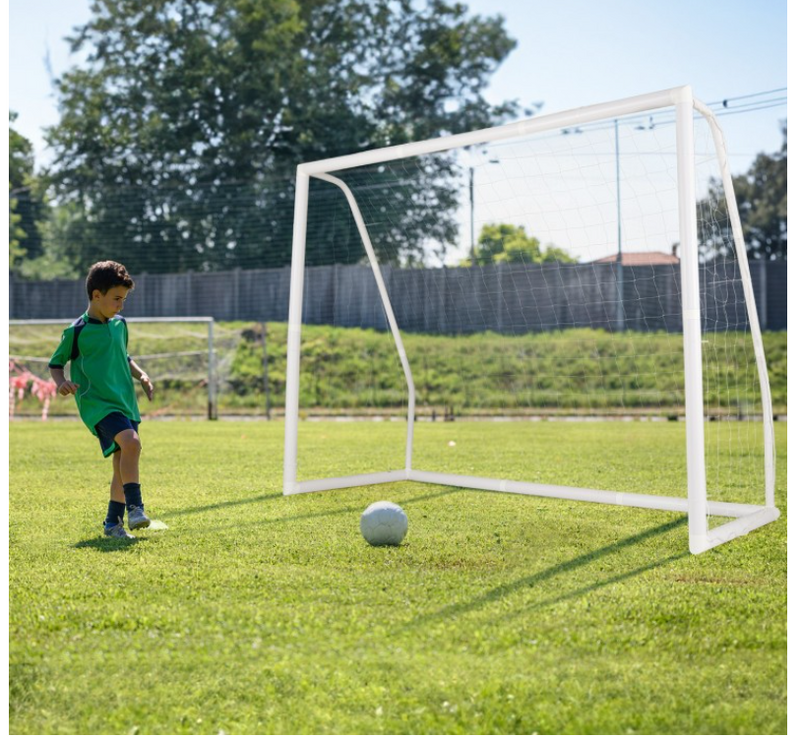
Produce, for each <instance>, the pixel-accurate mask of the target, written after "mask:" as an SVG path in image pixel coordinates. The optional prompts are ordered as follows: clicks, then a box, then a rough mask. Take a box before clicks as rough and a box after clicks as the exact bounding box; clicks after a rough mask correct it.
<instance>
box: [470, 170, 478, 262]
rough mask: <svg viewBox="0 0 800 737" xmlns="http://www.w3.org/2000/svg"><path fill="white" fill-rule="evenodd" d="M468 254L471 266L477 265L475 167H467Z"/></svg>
mask: <svg viewBox="0 0 800 737" xmlns="http://www.w3.org/2000/svg"><path fill="white" fill-rule="evenodd" d="M469 255H470V260H471V261H472V266H477V265H478V255H477V253H475V167H474V166H470V168H469Z"/></svg>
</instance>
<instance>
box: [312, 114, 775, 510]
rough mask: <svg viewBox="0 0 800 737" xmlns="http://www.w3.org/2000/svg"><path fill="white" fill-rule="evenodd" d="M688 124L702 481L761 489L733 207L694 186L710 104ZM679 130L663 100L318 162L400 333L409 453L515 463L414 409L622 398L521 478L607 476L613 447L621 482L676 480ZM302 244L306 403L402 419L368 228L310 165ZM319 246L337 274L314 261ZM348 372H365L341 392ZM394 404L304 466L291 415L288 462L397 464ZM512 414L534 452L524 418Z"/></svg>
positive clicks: (435, 463) (711, 154) (702, 179)
mask: <svg viewBox="0 0 800 737" xmlns="http://www.w3.org/2000/svg"><path fill="white" fill-rule="evenodd" d="M696 129H697V142H696V143H697V147H696V149H697V157H696V167H697V169H696V173H697V193H698V196H699V197H700V198H703V202H702V204H701V205H700V206H699V207H698V241H699V244H700V253H701V257H700V285H701V305H702V310H701V312H702V331H703V364H704V376H703V383H704V396H705V413H706V417H707V419H708V420H709V421H708V422H706V433H705V435H706V456H707V475H708V484H709V498H713V499H719V500H725V501H746V502H750V503H763V499H764V459H763V455H764V443H763V424H762V407H761V393H760V389H759V382H758V374H757V367H756V362H755V358H754V350H753V341H752V336H751V332H750V323H749V319H748V315H747V312H746V309H745V303H744V297H743V283H742V270H741V265H740V264H738V263H737V259H736V257H735V254H734V251H733V243H732V240H731V238H730V232H729V230H730V229H729V226H728V223H727V218H726V212H725V208H724V207H723V206H720V204H719V203H712V202H709V201H707V200H706V198H705V193H706V192H707V191H708V188H709V183H710V180H711V178H716V179H719V177H720V172H719V167H718V164H717V159H716V154H715V151H714V147H713V141H712V139H711V137H710V135H709V134H708V132H707V131H708V126H707V124H706V122H705V121H704V120H698V122H697V125H696ZM675 138H676V132H675V123H674V113H661V114H655V115H654V116H652V117H651V116H644V117H637V118H624V119H620V120H618V121H614V120H608V121H600V122H597V123H592V124H590V125H585V126H581V127H580V128H571V129H565V130H559V131H550V132H547V133H542V134H540V135H537V136H531V137H527V138H525V139H520V140H508V141H504V142H501V143H495V144H487V145H485V146H480V147H476V148H473V149H471V150H465V149H462V150H454V151H449V152H445V153H443V154H436V155H430V156H426V157H418V158H413V159H403V160H400V161H396V162H389V163H384V164H380V165H372V166H367V167H363V168H356V169H349V170H344V171H341V172H335V171H332V172H330V174H332V175H333V176H336V177H338V178H340V179H341V180H342V181H343V182H345V183H346V185H347V186H348V187H349V188H350V189H351V190H352V192H353V195H354V196H355V198H356V200H357V202H358V206H359V208H360V211H361V213H362V215H363V218H364V221H365V224H366V227H367V230H368V232H369V235H370V239H371V241H372V244H373V246H374V249H375V252H376V254H377V257H378V260H379V262H380V265H381V273H382V276H383V279H384V281H385V283H386V287H387V290H388V293H389V296H390V300H391V304H392V307H393V310H394V314H395V316H396V319H397V323H398V325H399V328H400V330H401V332H402V335H403V340H404V343H405V348H406V351H407V354H408V359H409V362H410V365H411V368H412V372H413V375H414V378H415V384H416V395H417V414H418V418H419V419H420V420H421V421H419V422H417V428H416V440H415V446H414V448H415V451H414V467H415V468H422V469H425V470H431V471H437V470H441V471H448V472H453V473H466V474H472V475H480V476H487V477H488V476H491V477H501V478H504V477H507V476H506V474H504V465H507V464H506V461H507V459H505V458H504V452H503V448H500V447H497V446H496V445H494V444H493V443H492V438H491V430H490V426H486V425H480V426H478V425H473V427H472V428H470V426H469V425H467V423H459V422H456V423H455V425H454V426H453V427H452V430H451V431H449V432H451V434H452V436H453V438H454V440H455V442H456V447H458V448H459V452H458V453H456V452H454V453H452V454H451V456H450V458H452V459H453V460H449V459H447V458H445V457H444V456H443V454H442V453H441V447H440V446H441V442H442V437H443V436H442V434H441V431H440V430H439V429H438V426H436V425H433V424H431V423H429V422H424V421H422V420H429V419H433V418H437V419H442V418H447V419H450V418H455V419H456V420H467V419H476V418H486V417H498V416H499V417H503V418H506V419H508V418H512V419H519V418H525V419H526V420H531V419H533V420H542V419H543V420H548V419H556V418H558V419H572V420H575V419H592V420H593V419H598V418H603V419H608V418H612V419H625V420H633V421H636V422H634V423H632V424H630V425H629V429H630V431H629V432H626V433H620V432H619V431H618V429H615V430H614V432H609V433H608V436H609V439H608V444H607V445H602V443H601V445H602V447H593V448H590V449H587V450H586V451H585V452H582V453H581V452H579V453H577V454H576V455H570V454H569V453H567V454H566V455H565V462H564V464H563V465H562V466H561V467H560V468H558V469H557V471H553V464H548V466H547V467H548V469H549V470H548V471H546V472H544V471H540V469H539V468H538V467H537V465H536V463H535V462H532V463H531V465H530V469H529V473H527V474H526V475H525V477H520V474H519V472H517V473H516V476H517V480H525V481H536V482H541V483H553V484H559V485H571V486H587V487H591V488H604V487H603V486H602V476H603V468H602V466H604V465H607V466H610V467H613V469H614V470H615V474H614V476H615V478H616V479H619V478H620V475H621V476H622V478H624V479H625V481H624V482H623V483H622V485H621V487H620V486H619V485H618V486H617V487H615V488H617V490H620V491H637V492H642V493H660V494H666V495H677V496H683V495H685V493H686V452H685V440H684V433H683V427H682V423H681V420H682V419H683V415H684V365H683V334H682V299H681V273H680V270H681V265H680V257H681V253H680V250H679V249H678V245H677V244H678V242H679V227H678V203H679V198H678V188H677V187H678V185H677V182H678V175H677V154H676V143H675ZM471 234H474V235H471ZM307 253H308V258H307V264H308V266H309V268H307V269H306V273H305V297H304V312H303V322H304V332H303V348H302V357H301V412H303V413H304V416H309V415H314V414H319V415H324V414H330V413H335V414H340V415H341V414H345V415H346V414H349V413H350V414H361V415H363V414H373V415H377V416H380V417H386V418H389V417H393V418H395V419H397V420H402V419H403V417H404V412H405V401H406V391H405V381H404V378H403V372H402V367H401V364H400V361H399V358H398V356H397V352H396V349H395V348H394V341H393V338H392V335H391V333H390V332H389V330H388V321H387V317H386V314H385V311H384V307H383V305H382V303H381V300H380V297H379V293H378V289H377V287H376V283H375V279H374V276H373V274H372V272H371V270H370V268H369V265H368V263H367V258H366V253H365V249H364V245H363V243H362V241H361V239H360V237H359V234H358V232H357V229H356V225H355V222H354V220H353V216H352V214H351V212H350V210H349V208H348V205H347V202H346V200H345V197H344V195H343V193H342V192H341V191H340V190H339V189H338V188H337V187H336V186H334V185H332V184H331V183H328V182H320V181H316V180H313V179H312V186H311V192H310V204H309V236H308V244H307ZM330 262H334V263H336V264H339V267H338V269H337V270H336V273H334V274H333V275H332V273H331V272H330V271H329V270H327V269H326V270H322V269H316V268H314V264H316V263H330ZM420 266H425V267H427V268H420ZM316 326H319V327H316ZM321 326H335V327H336V328H337V329H336V330H332V329H331V328H330V327H325V328H323V327H321ZM347 377H350V379H349V381H350V384H349V385H350V386H351V387H352V385H353V384H354V383H355V384H358V385H359V386H360V390H359V391H355V392H353V391H345V384H346V383H347V381H348V379H347ZM639 420H647V421H648V422H647V423H645V422H638V421H639ZM670 420H677V422H670ZM650 421H652V422H650ZM396 425H397V427H396V438H394V439H392V442H391V444H390V445H389V446H387V447H381V448H365V449H364V452H363V453H362V454H359V455H357V456H355V457H354V458H352V459H350V461H349V465H350V467H346V468H344V467H343V468H336V469H321V468H317V467H315V465H314V460H313V459H314V453H313V449H312V447H311V446H312V445H313V443H314V442H317V441H318V439H317V438H309V439H307V442H306V443H305V446H306V447H304V439H303V436H302V433H301V439H300V449H299V458H300V468H299V477H300V478H313V477H318V476H324V475H335V476H340V475H347V474H350V473H361V472H366V471H384V470H390V469H398V468H402V467H403V466H404V441H405V423H404V422H402V421H398V422H397V423H396ZM564 427H565V430H564V438H565V443H569V442H571V440H570V438H571V437H572V434H573V432H574V431H573V430H571V429H568V428H569V426H568V424H567V423H564ZM475 428H480V429H475ZM487 428H488V429H487ZM519 433H520V436H521V437H527V438H529V442H530V447H531V449H532V458H533V457H534V455H533V451H534V450H535V449H536V443H537V438H539V436H541V433H539V432H537V425H536V424H535V422H520V424H519ZM630 443H642V444H643V445H642V447H643V448H644V449H645V450H646V449H647V448H650V449H651V451H650V453H649V457H650V458H651V463H650V464H649V466H648V468H644V469H643V468H636V467H631V468H630V469H628V468H626V467H625V464H626V462H628V458H629V457H637V458H641V455H636V456H632V455H631V454H630V453H627V452H626V445H627V444H630ZM462 450H463V452H462ZM582 459H583V460H582ZM343 462H344V463H345V465H347V462H346V461H344V460H343ZM637 462H638V461H637ZM598 464H599V465H600V466H601V468H598V467H597V466H598ZM620 469H623V472H622V474H620Z"/></svg>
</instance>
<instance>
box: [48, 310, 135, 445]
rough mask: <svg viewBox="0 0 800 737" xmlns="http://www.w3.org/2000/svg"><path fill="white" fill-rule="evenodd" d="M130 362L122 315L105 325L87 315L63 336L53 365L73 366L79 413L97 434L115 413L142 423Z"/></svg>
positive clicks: (71, 370)
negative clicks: (101, 425)
mask: <svg viewBox="0 0 800 737" xmlns="http://www.w3.org/2000/svg"><path fill="white" fill-rule="evenodd" d="M129 361H130V357H129V356H128V324H127V323H126V322H125V318H123V317H121V316H120V315H117V316H116V317H113V318H112V319H111V320H108V322H101V321H100V320H96V319H95V318H93V317H89V313H88V312H84V313H83V315H82V316H81V317H79V318H78V319H77V320H76V321H75V322H74V323H72V325H70V326H69V327H68V328H67V329H66V330H65V331H64V333H63V334H62V335H61V343H59V346H58V348H57V349H56V352H55V353H54V354H53V357H52V358H51V359H50V364H49V366H50V368H60V369H63V368H64V367H65V366H66V365H67V363H68V362H69V363H70V380H71V381H72V382H73V383H75V384H78V391H77V392H76V393H75V401H76V402H77V404H78V412H80V415H81V419H82V420H83V422H84V424H85V425H86V427H88V428H89V430H91V431H92V434H93V435H97V431H96V430H95V429H94V426H95V425H96V424H97V423H98V422H100V420H102V419H103V418H104V417H105V416H106V415H109V414H111V413H112V412H121V413H122V414H123V415H125V417H127V418H128V419H129V420H133V421H134V422H140V421H141V417H140V416H139V405H138V403H137V402H136V392H135V391H134V388H133V379H132V378H131V369H130V365H129V363H128V362H129Z"/></svg>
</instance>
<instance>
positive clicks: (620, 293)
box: [561, 118, 652, 331]
mask: <svg viewBox="0 0 800 737" xmlns="http://www.w3.org/2000/svg"><path fill="white" fill-rule="evenodd" d="M651 127H652V125H651ZM561 132H562V133H564V134H566V135H569V134H571V133H577V134H580V133H583V131H582V130H581V129H580V128H564V129H563V130H562V131H561ZM614 163H615V167H616V179H617V258H616V260H615V269H614V279H615V281H616V287H617V320H616V323H617V330H619V331H622V330H624V329H625V304H624V296H625V295H624V289H623V282H622V194H621V191H620V175H619V120H618V119H617V118H614Z"/></svg>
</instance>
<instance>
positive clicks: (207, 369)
mask: <svg viewBox="0 0 800 737" xmlns="http://www.w3.org/2000/svg"><path fill="white" fill-rule="evenodd" d="M126 319H127V321H128V323H129V336H130V337H129V343H128V353H129V354H130V355H131V356H132V357H133V358H134V360H135V361H136V362H137V363H138V364H139V365H140V366H141V367H142V368H143V369H145V370H146V371H147V372H148V373H149V374H150V375H152V377H153V378H154V379H155V380H156V381H157V385H158V391H157V394H156V396H155V398H154V402H153V403H152V404H151V403H149V402H147V401H144V402H143V401H142V397H140V405H141V410H142V412H146V413H147V414H148V415H149V416H150V417H152V418H157V417H174V416H190V415H194V416H197V415H200V416H203V415H205V416H207V417H208V418H209V419H212V418H216V417H217V415H218V397H219V394H220V391H223V392H230V386H229V384H230V381H229V375H230V367H231V364H232V361H233V357H234V355H235V352H236V350H237V347H238V345H239V342H240V333H241V330H238V329H234V328H231V327H222V326H219V325H217V326H215V323H214V320H213V319H212V318H210V317H188V318H186V317H162V318H137V317H129V318H126ZM71 322H72V320H71V319H69V318H65V319H63V320H56V319H51V320H11V321H10V324H9V359H10V367H9V374H10V379H11V381H12V385H13V383H14V379H17V382H16V383H17V384H19V385H20V388H24V389H30V391H20V392H18V394H17V395H16V396H14V397H13V400H14V401H13V403H12V407H13V408H14V413H15V415H16V416H17V417H30V416H37V415H38V414H39V413H40V406H39V402H37V398H36V396H35V386H36V385H39V384H40V381H44V382H47V381H50V374H49V371H48V368H47V365H48V363H49V360H50V357H51V356H52V354H53V351H54V350H55V349H56V347H57V346H58V344H59V341H60V339H61V334H62V332H63V331H64V330H65V329H66V328H67V327H68V326H69V325H70V324H71ZM66 370H67V375H69V364H68V365H67V367H66ZM24 380H27V382H25V386H24V387H23V381H24ZM12 393H13V392H12ZM50 408H51V415H52V414H55V415H67V416H73V415H74V416H77V409H76V407H75V403H74V401H68V400H64V399H61V400H59V402H58V403H57V404H56V405H52V403H51V405H50ZM53 410H54V411H53Z"/></svg>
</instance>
